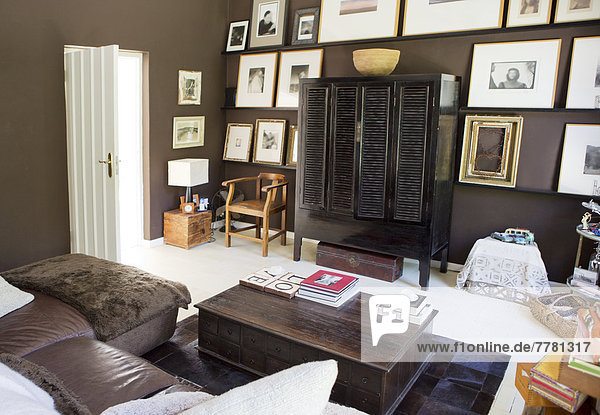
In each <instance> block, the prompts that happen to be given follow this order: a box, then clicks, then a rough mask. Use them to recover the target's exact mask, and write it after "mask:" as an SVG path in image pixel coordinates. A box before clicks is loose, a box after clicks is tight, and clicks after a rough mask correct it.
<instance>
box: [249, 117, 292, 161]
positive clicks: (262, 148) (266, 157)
mask: <svg viewBox="0 0 600 415" xmlns="http://www.w3.org/2000/svg"><path fill="white" fill-rule="evenodd" d="M286 123H287V121H286V120H266V119H258V120H256V127H255V129H254V155H253V157H252V161H253V162H254V163H260V164H276V165H281V164H282V163H283V147H284V143H285V126H286Z"/></svg>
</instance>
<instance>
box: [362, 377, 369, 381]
mask: <svg viewBox="0 0 600 415" xmlns="http://www.w3.org/2000/svg"><path fill="white" fill-rule="evenodd" d="M361 381H362V383H367V382H368V381H369V378H368V377H366V376H365V377H364V378H362V379H361Z"/></svg>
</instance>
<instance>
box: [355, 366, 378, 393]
mask: <svg viewBox="0 0 600 415" xmlns="http://www.w3.org/2000/svg"><path fill="white" fill-rule="evenodd" d="M350 384H351V385H352V386H353V387H354V388H358V389H362V390H365V391H369V392H373V393H375V394H380V393H381V372H379V371H377V370H375V369H371V368H368V367H366V366H362V365H358V364H353V365H352V377H351V378H350Z"/></svg>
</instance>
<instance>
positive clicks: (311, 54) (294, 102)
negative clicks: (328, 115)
mask: <svg viewBox="0 0 600 415" xmlns="http://www.w3.org/2000/svg"><path fill="white" fill-rule="evenodd" d="M322 62H323V49H311V50H302V51H291V52H281V59H280V62H279V82H278V84H277V104H276V106H277V107H297V106H298V100H299V93H300V80H301V79H303V78H319V77H320V76H321V63H322Z"/></svg>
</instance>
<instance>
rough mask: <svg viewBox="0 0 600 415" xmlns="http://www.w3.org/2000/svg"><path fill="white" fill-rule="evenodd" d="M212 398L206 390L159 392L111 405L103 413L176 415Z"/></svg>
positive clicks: (106, 414)
mask: <svg viewBox="0 0 600 415" xmlns="http://www.w3.org/2000/svg"><path fill="white" fill-rule="evenodd" d="M212 398H213V396H212V395H210V394H208V393H204V392H173V393H159V394H156V395H154V396H153V397H151V398H147V399H136V400H133V401H129V402H124V403H121V404H119V405H115V406H111V407H110V408H108V409H106V410H105V411H104V412H102V414H101V415H175V414H178V413H180V412H182V411H184V410H186V409H188V408H191V407H192V406H194V405H197V404H199V403H201V402H204V401H207V400H208V399H212Z"/></svg>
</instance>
